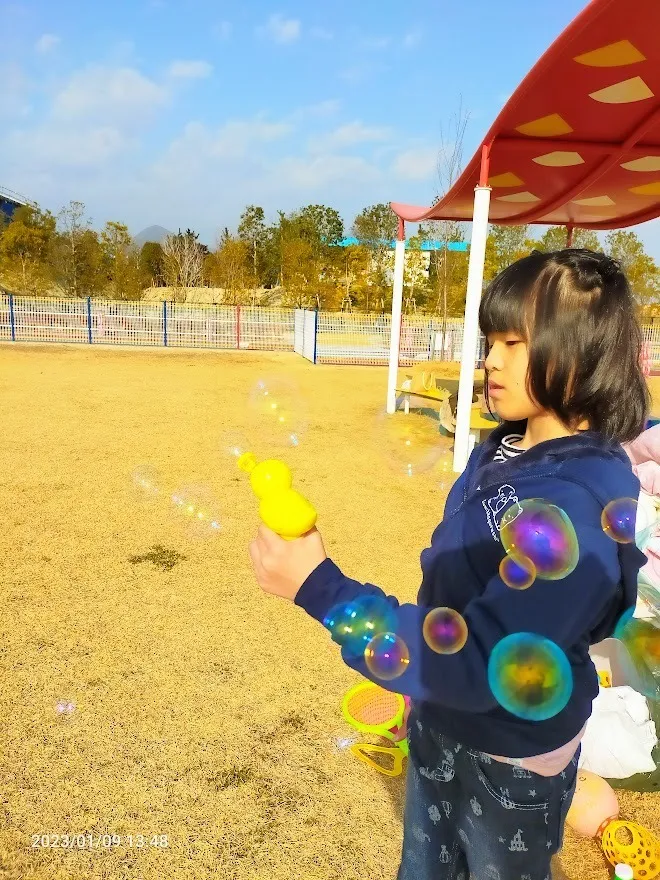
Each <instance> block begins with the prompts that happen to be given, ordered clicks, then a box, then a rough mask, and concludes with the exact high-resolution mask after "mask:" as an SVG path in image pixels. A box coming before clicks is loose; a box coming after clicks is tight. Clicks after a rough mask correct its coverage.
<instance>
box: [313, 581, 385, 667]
mask: <svg viewBox="0 0 660 880" xmlns="http://www.w3.org/2000/svg"><path fill="white" fill-rule="evenodd" d="M323 625H324V626H325V627H326V628H327V629H329V630H330V632H331V633H332V638H333V640H334V641H336V642H338V643H339V644H340V645H341V646H342V649H343V653H344V654H345V656H346V658H347V659H351V660H356V659H358V658H359V657H362V656H363V655H364V652H365V649H366V647H367V646H368V645H369V643H370V642H371V640H372V639H373V638H374V637H375V636H377V635H380V634H382V633H386V632H390V631H391V630H393V629H394V627H395V625H396V613H395V611H394V609H393V608H392V606H391V605H390V604H389V602H388V601H387V600H386V599H383V598H381V597H380V596H363V597H360V598H358V599H355V600H354V601H352V602H345V603H343V604H341V605H337V606H335V607H334V608H332V609H331V610H330V611H329V612H328V614H327V615H326V617H325V619H324V620H323Z"/></svg>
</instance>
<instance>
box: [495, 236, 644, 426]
mask: <svg viewBox="0 0 660 880" xmlns="http://www.w3.org/2000/svg"><path fill="white" fill-rule="evenodd" d="M479 326H480V327H481V332H482V333H483V334H484V335H485V336H486V356H488V352H489V350H490V348H489V345H488V341H487V340H488V336H489V334H491V333H510V332H514V333H518V334H520V335H521V336H522V338H523V339H525V340H526V342H527V346H528V350H529V367H528V372H527V394H528V395H529V396H530V397H531V398H532V400H534V401H535V402H536V403H537V404H538V405H539V406H540V407H542V408H543V409H545V410H549V411H551V412H553V413H554V414H555V415H556V416H557V417H558V418H559V419H560V420H561V422H562V423H563V424H564V425H565V426H566V427H567V428H568V429H569V430H576V429H577V426H578V425H579V424H580V422H582V421H583V420H585V419H587V420H588V421H589V428H590V430H592V431H600V432H601V433H603V434H604V435H605V436H606V437H607V439H608V440H613V441H618V442H619V443H624V442H627V441H630V440H634V439H635V437H637V436H638V435H639V434H640V433H641V432H642V431H643V430H644V425H645V422H646V419H647V417H648V413H649V409H650V405H651V396H650V394H649V390H648V388H647V385H646V381H645V379H644V376H643V374H642V367H641V362H640V358H641V351H642V330H641V327H640V324H639V321H638V318H637V314H636V305H635V301H634V299H633V295H632V292H631V290H630V285H629V284H628V279H627V278H626V276H625V275H624V273H623V271H622V270H621V266H620V265H619V264H618V263H617V262H616V261H615V260H612V259H611V258H610V257H607V256H605V254H599V253H594V252H593V251H589V250H584V249H582V248H567V249H566V250H562V251H555V252H553V253H541V252H540V251H534V252H533V253H531V254H530V255H529V256H528V257H523V259H521V260H517V261H516V262H515V263H512V264H511V265H510V266H508V267H507V268H506V269H504V270H503V271H502V272H500V274H499V275H498V276H497V277H496V278H495V279H493V281H492V282H491V283H490V285H489V286H488V288H487V290H486V291H485V293H484V295H483V297H482V299H481V305H480V308H479ZM486 395H488V389H487V384H486ZM486 400H487V401H488V397H487V396H486ZM489 409H490V405H489Z"/></svg>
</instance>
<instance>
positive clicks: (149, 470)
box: [131, 464, 162, 501]
mask: <svg viewBox="0 0 660 880" xmlns="http://www.w3.org/2000/svg"><path fill="white" fill-rule="evenodd" d="M131 476H132V478H133V485H134V486H135V488H136V489H137V490H138V492H139V494H140V497H141V498H142V499H143V500H144V501H156V500H158V499H159V498H161V496H162V481H161V477H160V474H159V473H158V471H157V470H156V468H155V467H153V466H152V465H150V464H143V465H138V466H137V467H136V468H134V470H133V473H132V475H131Z"/></svg>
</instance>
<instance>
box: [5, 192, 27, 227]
mask: <svg viewBox="0 0 660 880" xmlns="http://www.w3.org/2000/svg"><path fill="white" fill-rule="evenodd" d="M29 204H31V202H30V201H29V200H28V199H26V198H25V196H21V195H19V194H18V193H15V192H13V191H12V190H10V189H5V187H4V186H0V220H3V219H7V220H11V218H12V217H13V216H14V211H15V210H16V209H17V208H22V207H23V206H24V205H29Z"/></svg>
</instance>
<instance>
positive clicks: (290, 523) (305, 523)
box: [237, 452, 316, 541]
mask: <svg viewBox="0 0 660 880" xmlns="http://www.w3.org/2000/svg"><path fill="white" fill-rule="evenodd" d="M237 464H238V467H239V469H240V470H242V471H244V472H245V473H246V474H249V475H250V485H251V486H252V491H253V492H254V494H255V495H256V496H257V498H258V499H259V516H260V517H261V520H262V522H263V523H264V525H267V526H268V528H269V529H272V530H273V531H274V532H276V533H277V534H278V535H280V537H282V538H284V539H285V540H287V541H292V540H293V539H294V538H299V537H300V536H301V535H304V534H305V533H306V532H308V531H309V530H310V529H312V528H313V527H314V525H315V524H316V510H315V509H314V508H313V507H312V505H311V504H310V503H309V501H307V499H306V498H303V496H302V495H301V494H300V492H296V490H295V489H293V488H292V483H293V477H292V475H291V471H290V469H289V468H288V467H287V465H285V464H284V462H283V461H280V460H279V459H276V458H269V459H266V461H261V462H257V459H256V458H255V456H254V454H253V453H252V452H244V453H243V454H242V455H241V456H240V457H239V459H238V462H237Z"/></svg>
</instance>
